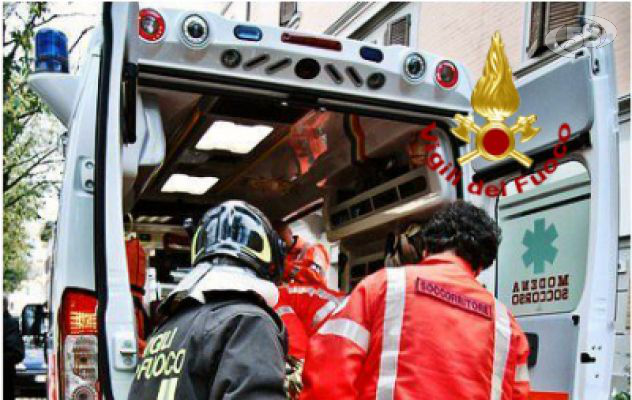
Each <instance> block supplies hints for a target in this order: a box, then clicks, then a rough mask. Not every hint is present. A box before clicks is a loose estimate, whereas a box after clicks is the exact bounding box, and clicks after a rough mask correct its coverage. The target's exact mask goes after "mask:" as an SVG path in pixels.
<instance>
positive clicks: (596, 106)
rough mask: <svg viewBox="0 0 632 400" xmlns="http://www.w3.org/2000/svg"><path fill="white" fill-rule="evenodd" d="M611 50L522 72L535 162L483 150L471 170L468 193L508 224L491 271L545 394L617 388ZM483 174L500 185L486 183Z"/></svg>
mask: <svg viewBox="0 0 632 400" xmlns="http://www.w3.org/2000/svg"><path fill="white" fill-rule="evenodd" d="M612 50H613V49H612V46H605V47H601V48H590V49H588V48H582V49H579V50H577V51H575V52H574V53H572V54H570V55H569V56H568V57H557V58H554V59H552V58H548V59H547V60H545V61H542V62H540V63H538V64H537V65H531V66H529V67H527V68H525V69H523V70H520V71H517V72H516V73H515V76H516V80H515V83H516V86H517V88H518V91H519V93H520V98H521V104H520V108H519V110H518V112H517V113H516V114H514V116H513V118H514V119H515V118H516V117H518V116H527V115H530V114H534V115H536V116H537V117H538V119H537V122H536V123H535V126H537V127H540V128H541V131H540V132H539V134H538V135H536V136H535V137H534V138H533V139H531V140H530V141H527V142H525V143H519V140H518V139H519V136H518V137H517V138H516V142H517V143H518V144H517V149H518V150H520V151H522V152H524V153H526V154H527V155H529V156H530V157H532V158H533V159H534V163H533V165H532V166H531V168H530V169H524V168H523V167H522V166H521V165H520V164H519V163H518V162H516V161H514V160H509V159H505V160H502V161H496V162H490V161H486V160H484V159H482V158H478V159H475V160H473V161H472V162H471V163H470V164H469V165H468V166H467V167H466V171H467V172H466V173H465V174H464V175H465V176H467V177H469V179H468V180H467V182H466V185H467V187H466V190H465V196H466V198H468V199H470V200H472V201H474V202H476V203H479V204H482V205H484V206H485V207H486V209H487V211H488V212H489V213H490V214H491V215H494V216H495V217H496V218H497V221H498V223H499V225H500V227H501V228H502V231H503V240H502V243H501V246H500V249H499V254H498V259H497V262H496V265H495V268H490V271H489V272H487V271H486V272H485V273H484V277H483V280H486V283H487V287H488V288H492V287H493V288H495V294H496V296H497V297H498V298H499V299H500V300H501V301H502V302H503V303H504V304H506V305H507V306H508V307H509V308H510V309H511V311H512V312H513V314H514V315H515V316H516V317H517V320H518V322H519V324H520V325H521V326H522V328H523V330H524V331H525V332H526V333H527V336H528V339H529V342H530V346H531V355H530V357H529V372H530V380H531V386H532V391H533V392H536V393H538V394H539V395H540V396H541V397H537V398H538V399H570V398H572V399H605V398H606V396H607V395H608V394H609V392H610V385H611V374H612V368H613V354H614V339H615V326H614V322H615V301H616V278H617V254H618V245H617V240H618V228H617V226H618V207H619V205H618V200H619V196H618V190H619V182H618V147H617V146H618V145H617V143H618V141H617V136H618V124H617V99H616V88H615V71H614V58H613V52H612ZM510 119H511V118H510ZM512 122H513V121H509V123H510V124H511V123H512ZM464 150H465V151H471V150H472V148H471V147H470V148H467V149H464ZM483 182H484V183H485V187H487V186H489V185H495V186H496V188H498V189H499V192H500V194H498V192H497V191H495V190H493V189H491V190H487V189H483V190H480V186H482V184H483ZM489 194H492V195H494V197H490V196H488V195H489Z"/></svg>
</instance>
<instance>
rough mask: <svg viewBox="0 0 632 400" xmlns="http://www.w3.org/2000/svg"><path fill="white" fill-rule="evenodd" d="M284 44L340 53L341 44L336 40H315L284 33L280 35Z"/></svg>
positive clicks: (315, 38)
mask: <svg viewBox="0 0 632 400" xmlns="http://www.w3.org/2000/svg"><path fill="white" fill-rule="evenodd" d="M281 41H282V42H284V43H292V44H298V45H300V46H309V47H317V48H319V49H325V50H334V51H342V43H340V42H339V41H337V40H332V39H324V38H317V37H311V36H304V35H296V34H294V33H288V32H285V33H283V34H282V35H281Z"/></svg>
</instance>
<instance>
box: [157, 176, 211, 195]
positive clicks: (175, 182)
mask: <svg viewBox="0 0 632 400" xmlns="http://www.w3.org/2000/svg"><path fill="white" fill-rule="evenodd" d="M218 180H219V179H217V178H216V177H214V176H205V177H197V176H189V175H184V174H173V175H171V176H170V177H169V179H167V182H165V184H164V185H163V186H162V189H161V192H164V193H176V192H177V193H189V194H194V195H197V196H199V195H203V194H204V193H206V192H207V191H208V190H209V189H210V188H211V187H213V185H215V184H216V183H217V181H218Z"/></svg>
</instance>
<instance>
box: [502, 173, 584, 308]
mask: <svg viewBox="0 0 632 400" xmlns="http://www.w3.org/2000/svg"><path fill="white" fill-rule="evenodd" d="M527 179H529V181H530V182H531V181H532V180H534V181H533V182H534V183H535V182H538V180H539V176H538V175H537V174H534V175H531V176H529V177H528V178H527ZM527 188H530V190H528V189H527ZM589 213H590V177H589V175H588V171H587V170H586V168H585V167H584V165H583V164H581V163H579V162H576V161H571V162H567V163H565V164H562V165H560V166H559V167H558V169H557V171H556V172H555V173H554V174H551V175H548V176H547V179H546V180H545V181H544V182H540V184H538V185H536V184H533V185H525V186H524V189H523V190H522V192H521V193H519V192H516V190H515V187H514V190H513V193H511V192H509V193H507V196H505V197H501V198H500V199H499V202H498V223H499V225H500V227H501V228H502V234H503V240H502V243H501V245H500V249H499V252H498V263H497V277H498V298H499V299H500V300H501V301H502V302H503V303H504V304H507V305H508V306H510V308H511V309H512V311H513V313H514V315H516V316H524V315H539V314H551V313H561V312H571V311H573V310H574V309H575V308H576V307H577V305H578V304H579V300H580V298H581V295H582V291H583V288H584V279H585V275H586V258H587V253H588V227H589V225H588V224H589V217H590V215H589Z"/></svg>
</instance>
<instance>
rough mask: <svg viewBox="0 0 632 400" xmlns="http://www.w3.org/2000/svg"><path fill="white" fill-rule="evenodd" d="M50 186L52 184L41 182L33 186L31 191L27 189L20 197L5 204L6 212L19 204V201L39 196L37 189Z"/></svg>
mask: <svg viewBox="0 0 632 400" xmlns="http://www.w3.org/2000/svg"><path fill="white" fill-rule="evenodd" d="M48 184H50V182H49V181H39V182H37V183H36V184H35V185H33V186H31V188H30V189H27V190H25V191H24V192H22V193H20V195H19V196H17V197H15V198H13V199H11V200H9V201H7V202H6V203H4V209H5V212H6V209H8V208H11V207H12V206H14V205H15V204H17V202H18V201H20V200H22V199H23V198H25V197H28V196H33V195H35V194H37V189H38V188H40V187H42V186H46V185H48Z"/></svg>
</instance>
